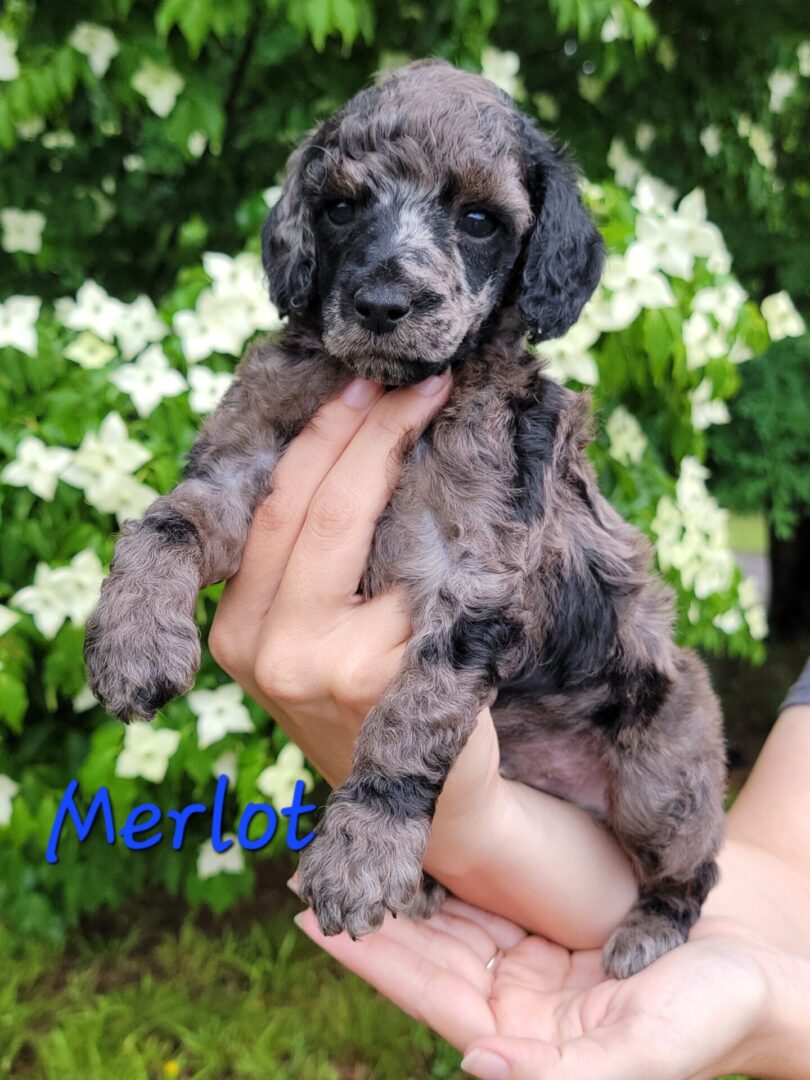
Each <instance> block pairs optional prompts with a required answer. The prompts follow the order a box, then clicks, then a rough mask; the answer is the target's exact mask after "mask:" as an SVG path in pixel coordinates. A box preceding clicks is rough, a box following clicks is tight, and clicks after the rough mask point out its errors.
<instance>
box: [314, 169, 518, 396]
mask: <svg viewBox="0 0 810 1080" xmlns="http://www.w3.org/2000/svg"><path fill="white" fill-rule="evenodd" d="M341 186H342V185H341V182H340V177H339V176H338V177H335V178H334V180H333V181H332V183H331V184H330V188H331V191H330V194H328V195H326V196H325V197H322V198H320V199H316V201H315V212H314V215H313V221H314V234H315V251H316V262H317V267H318V275H317V289H318V297H319V301H320V308H321V322H322V335H323V341H324V344H325V346H326V348H327V350H328V351H329V352H330V353H331V355H333V356H335V357H338V358H339V359H342V360H345V361H346V363H347V364H348V365H349V366H350V367H352V368H353V369H354V371H355V372H356V373H358V374H361V375H364V376H365V377H366V378H370V379H375V380H376V381H378V382H383V383H388V384H392V383H406V382H414V381H417V380H419V379H422V378H424V377H425V376H426V375H427V374H429V373H430V372H436V371H441V370H442V369H443V368H444V367H446V366H447V364H448V363H449V362H450V361H451V360H452V359H453V358H454V357H455V356H456V354H457V353H458V352H459V350H460V348H462V347H463V346H464V345H465V344H467V343H469V342H470V341H471V340H472V339H473V338H474V337H475V335H476V333H477V332H478V330H479V329H480V327H481V325H482V323H483V322H484V320H485V319H486V318H487V316H488V315H489V314H490V313H491V311H492V309H493V307H494V306H495V305H496V304H497V303H498V301H499V300H500V297H501V295H502V292H503V289H504V285H505V283H506V281H507V279H508V276H509V273H510V271H511V270H512V267H513V266H514V264H515V260H516V258H517V256H518V254H519V252H520V242H521V233H522V227H525V224H526V219H527V217H528V200H527V205H526V207H525V212H524V215H523V218H522V219H521V218H517V219H516V218H515V215H514V214H513V213H512V212H510V210H509V209H508V208H507V207H504V206H501V205H498V204H497V203H496V201H495V200H494V199H492V198H490V199H486V200H484V199H471V198H470V196H469V194H468V193H466V192H464V191H463V190H461V191H459V190H444V191H443V190H439V189H438V185H437V187H436V188H433V187H432V186H431V187H430V188H429V189H428V190H425V187H424V186H423V185H420V184H419V183H418V182H417V181H416V180H415V179H408V178H407V177H397V176H390V175H389V176H385V177H380V176H379V175H376V176H373V177H369V178H368V183H367V184H366V183H364V184H363V185H362V186H361V187H359V188H358V186H357V185H352V186H351V188H350V189H349V185H345V187H346V188H347V189H348V190H345V193H344V192H343V191H341Z"/></svg>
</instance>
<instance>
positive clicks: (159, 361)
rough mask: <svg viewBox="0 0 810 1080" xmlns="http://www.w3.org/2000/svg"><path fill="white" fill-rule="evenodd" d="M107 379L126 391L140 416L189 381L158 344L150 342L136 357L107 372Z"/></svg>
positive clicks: (149, 411)
mask: <svg viewBox="0 0 810 1080" xmlns="http://www.w3.org/2000/svg"><path fill="white" fill-rule="evenodd" d="M110 382H111V383H113V385H114V386H117V387H118V389H119V390H121V391H123V393H125V394H129V396H130V397H131V398H132V402H133V404H134V406H135V408H136V409H137V410H138V415H139V416H149V415H150V413H152V412H153V411H154V409H155V408H156V407H157V406H158V405H159V404H160V402H161V401H163V399H164V398H167V397H176V396H177V395H178V394H182V393H183V391H184V390H186V389H187V388H188V383H187V382H186V380H185V379H184V378H183V376H182V375H181V374H180V372H179V371H175V370H174V368H171V367H169V361H168V359H167V357H166V354H165V353H164V351H163V349H161V347H160V346H159V345H150V346H149V348H148V349H146V350H145V351H144V352H142V353H141V355H140V356H139V357H138V359H137V360H134V361H133V362H132V363H129V364H123V365H122V366H121V367H120V368H118V369H117V370H116V371H114V372H113V373H112V374H111V375H110Z"/></svg>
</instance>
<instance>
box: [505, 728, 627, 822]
mask: <svg viewBox="0 0 810 1080" xmlns="http://www.w3.org/2000/svg"><path fill="white" fill-rule="evenodd" d="M496 726H497V719H496ZM600 743H601V739H600V738H599V736H598V734H596V733H590V732H585V731H580V732H576V733H572V732H571V731H554V730H551V731H548V730H544V731H542V732H538V733H537V734H536V736H535V737H533V738H531V739H520V740H517V741H512V740H511V739H501V766H500V771H501V775H502V776H504V777H506V778H507V779H509V780H520V781H521V783H523V784H528V785H529V786H530V787H534V788H539V789H540V790H541V791H547V792H548V793H549V794H550V795H557V796H558V797H559V798H561V799H566V800H567V801H568V802H573V803H576V804H577V805H578V806H581V807H583V809H585V810H589V811H591V813H595V814H598V815H600V816H601V815H604V814H605V812H606V810H607V771H606V769H605V767H604V765H603V764H602V760H601V753H600V750H601V746H600Z"/></svg>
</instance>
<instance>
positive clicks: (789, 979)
mask: <svg viewBox="0 0 810 1080" xmlns="http://www.w3.org/2000/svg"><path fill="white" fill-rule="evenodd" d="M751 955H752V957H753V958H754V959H755V962H756V963H757V964H758V965H759V969H760V971H761V973H762V978H763V987H764V991H763V995H762V1000H761V1003H760V1007H759V1010H758V1013H757V1018H756V1021H755V1023H754V1024H753V1025H752V1028H751V1033H750V1036H749V1037H748V1038H747V1039H745V1040H744V1041H743V1043H742V1044H741V1045H740V1046H739V1047H738V1049H737V1052H736V1053H735V1054H734V1055H733V1060H732V1061H730V1062H729V1068H733V1069H734V1070H735V1071H737V1072H744V1073H747V1074H749V1075H754V1076H760V1077H762V1078H763V1080H767V1078H771V1077H773V1078H774V1080H776V1078H778V1080H806V1078H807V1076H808V1075H810V1036H808V1032H810V960H807V959H806V958H805V957H801V956H797V955H795V954H793V953H790V952H787V951H785V950H783V949H773V948H768V947H764V946H757V945H755V946H752V949H751Z"/></svg>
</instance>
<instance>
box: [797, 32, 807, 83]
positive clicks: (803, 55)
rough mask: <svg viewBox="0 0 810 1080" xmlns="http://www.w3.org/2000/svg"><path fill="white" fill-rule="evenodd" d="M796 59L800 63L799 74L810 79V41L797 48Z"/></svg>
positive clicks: (801, 43) (800, 44) (803, 42)
mask: <svg viewBox="0 0 810 1080" xmlns="http://www.w3.org/2000/svg"><path fill="white" fill-rule="evenodd" d="M796 57H797V59H798V61H799V74H800V75H803V76H804V78H805V79H807V78H810V41H802V42H800V43H799V44H798V45H797V46H796Z"/></svg>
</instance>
